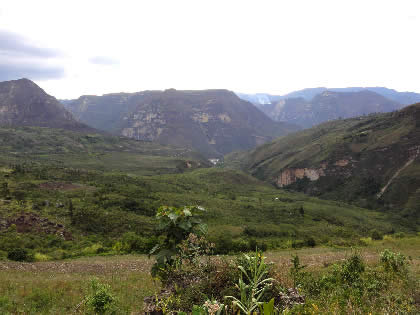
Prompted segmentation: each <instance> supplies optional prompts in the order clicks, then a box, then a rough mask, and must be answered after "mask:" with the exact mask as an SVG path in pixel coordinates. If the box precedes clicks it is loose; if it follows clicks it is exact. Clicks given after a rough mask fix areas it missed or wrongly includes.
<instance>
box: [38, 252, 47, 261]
mask: <svg viewBox="0 0 420 315" xmlns="http://www.w3.org/2000/svg"><path fill="white" fill-rule="evenodd" d="M34 260H35V261H48V260H49V257H48V256H47V255H44V254H41V253H35V255H34Z"/></svg>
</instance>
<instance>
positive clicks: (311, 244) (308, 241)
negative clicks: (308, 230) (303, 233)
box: [306, 236, 316, 247]
mask: <svg viewBox="0 0 420 315" xmlns="http://www.w3.org/2000/svg"><path fill="white" fill-rule="evenodd" d="M306 245H307V246H309V247H315V245H316V242H315V239H314V238H313V237H312V236H310V237H309V238H307V239H306Z"/></svg>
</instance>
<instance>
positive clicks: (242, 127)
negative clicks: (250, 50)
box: [66, 89, 299, 158]
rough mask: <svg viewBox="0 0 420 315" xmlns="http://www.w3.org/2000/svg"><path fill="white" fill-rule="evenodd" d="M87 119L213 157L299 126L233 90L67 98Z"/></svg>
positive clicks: (115, 130) (96, 124)
mask: <svg viewBox="0 0 420 315" xmlns="http://www.w3.org/2000/svg"><path fill="white" fill-rule="evenodd" d="M66 106H67V108H68V109H70V110H71V111H73V112H74V114H75V115H76V116H77V117H78V118H80V120H81V121H83V122H85V123H87V124H89V125H91V126H93V127H95V128H99V129H102V130H105V131H109V132H113V133H118V134H122V135H124V136H126V137H130V138H134V139H136V140H146V141H156V142H159V143H162V144H165V145H174V146H178V147H187V148H193V149H195V150H197V151H199V152H201V153H202V154H204V155H206V156H207V157H209V158H221V157H222V156H223V155H225V154H227V153H230V152H232V151H243V150H247V149H250V148H253V147H255V146H257V145H260V144H263V143H265V142H267V141H271V140H273V139H274V138H276V137H278V136H281V135H284V134H286V133H288V132H291V131H296V130H297V129H299V128H298V127H297V126H293V125H290V124H288V123H279V122H274V121H272V120H271V119H270V118H268V117H267V116H266V115H264V113H262V112H261V111H259V110H258V109H256V108H255V106H253V105H252V104H251V103H248V102H245V101H243V100H241V99H240V98H238V97H237V96H236V95H235V94H234V93H233V92H230V91H227V90H202V91H178V90H174V89H169V90H165V91H144V92H138V93H120V94H112V95H111V94H108V95H103V96H84V97H80V98H79V99H78V100H74V101H73V102H66Z"/></svg>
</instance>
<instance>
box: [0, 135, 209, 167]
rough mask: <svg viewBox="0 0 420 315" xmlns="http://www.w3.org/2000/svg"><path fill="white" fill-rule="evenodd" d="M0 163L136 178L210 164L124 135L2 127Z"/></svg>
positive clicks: (187, 152)
mask: <svg viewBox="0 0 420 315" xmlns="http://www.w3.org/2000/svg"><path fill="white" fill-rule="evenodd" d="M0 148H1V150H0V163H3V164H5V165H7V164H21V163H28V164H29V165H30V164H33V163H35V164H42V165H51V166H62V165H66V166H67V167H76V168H81V169H88V170H89V169H91V170H100V171H106V172H127V173H130V174H137V175H156V174H166V173H179V172H183V171H185V170H188V169H194V168H197V167H209V166H210V163H209V162H208V161H207V159H205V158H204V157H203V156H201V155H200V154H199V153H197V152H196V151H193V150H190V149H185V148H176V147H172V146H164V145H161V144H158V143H152V142H148V141H136V140H132V139H128V138H126V137H121V136H108V135H102V134H98V133H85V132H75V131H69V130H61V129H52V128H41V127H16V128H4V127H3V128H2V127H0Z"/></svg>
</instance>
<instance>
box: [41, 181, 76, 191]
mask: <svg viewBox="0 0 420 315" xmlns="http://www.w3.org/2000/svg"><path fill="white" fill-rule="evenodd" d="M39 187H40V188H43V189H50V190H74V189H79V188H82V186H78V185H74V184H70V183H62V182H49V183H42V184H39Z"/></svg>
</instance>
